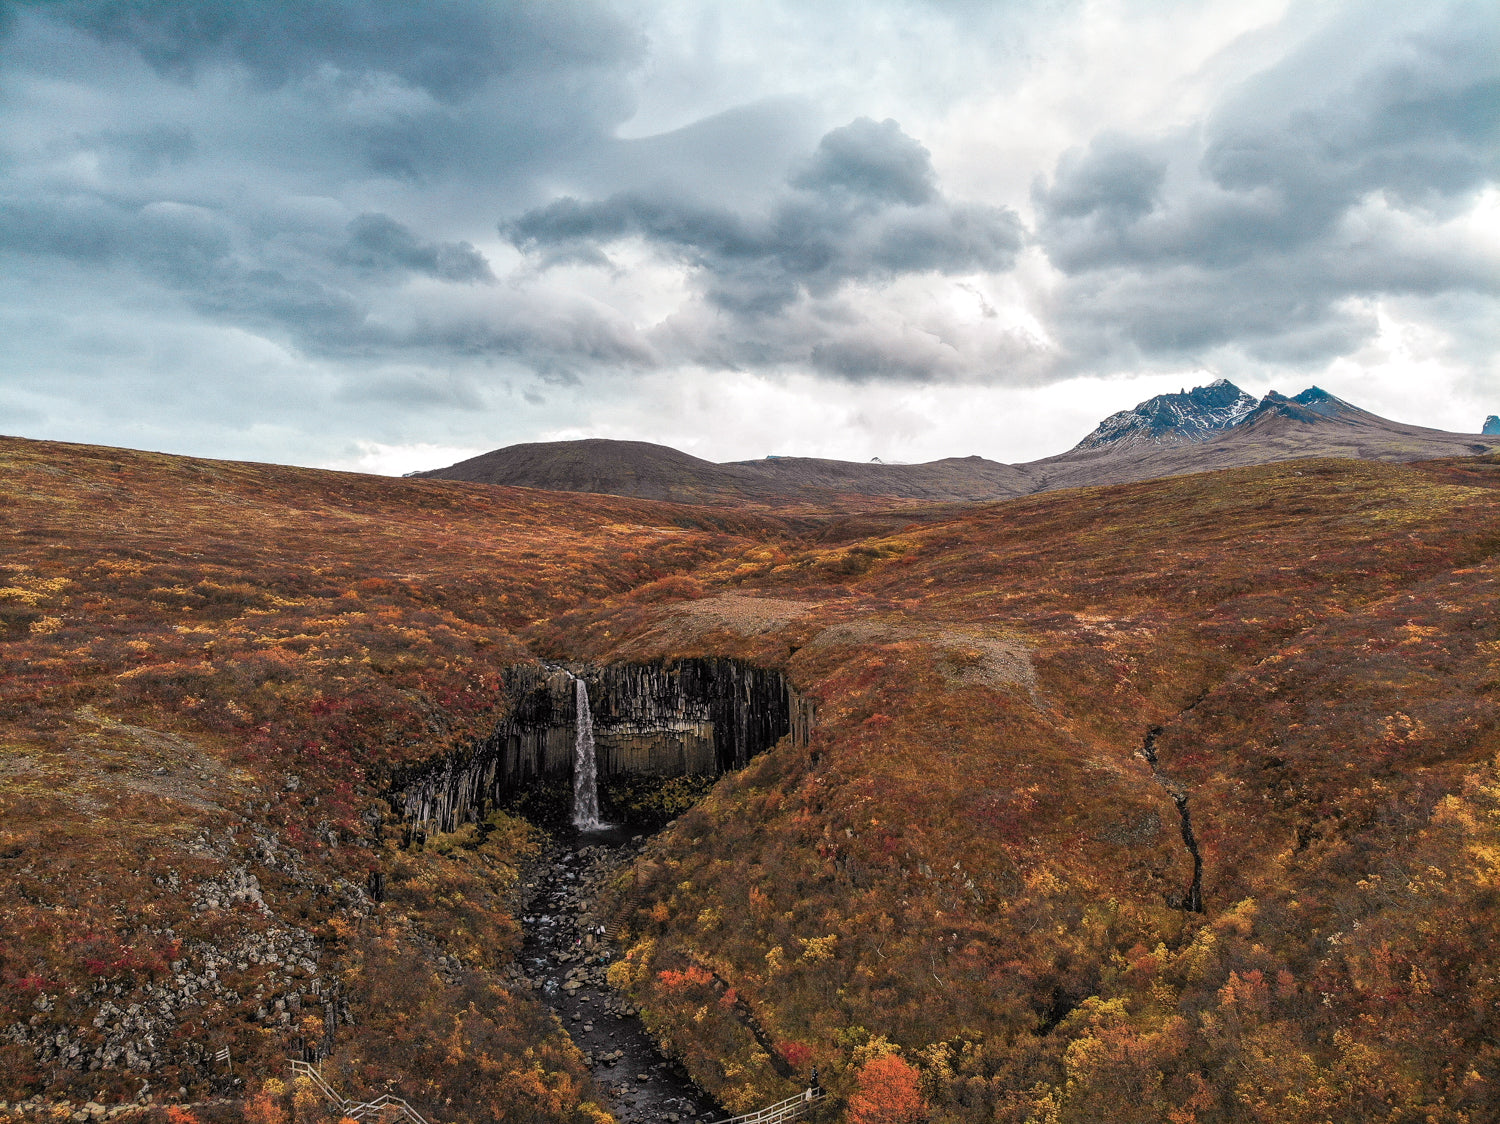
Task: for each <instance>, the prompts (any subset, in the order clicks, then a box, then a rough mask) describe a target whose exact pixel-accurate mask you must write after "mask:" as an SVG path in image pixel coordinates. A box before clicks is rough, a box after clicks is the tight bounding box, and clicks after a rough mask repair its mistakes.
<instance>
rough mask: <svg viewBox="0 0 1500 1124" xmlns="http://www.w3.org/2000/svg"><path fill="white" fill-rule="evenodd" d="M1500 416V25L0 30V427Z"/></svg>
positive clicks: (548, 23)
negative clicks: (1314, 408) (1147, 406)
mask: <svg viewBox="0 0 1500 1124" xmlns="http://www.w3.org/2000/svg"><path fill="white" fill-rule="evenodd" d="M1216 378H1228V379H1230V380H1231V381H1233V382H1235V383H1236V384H1238V385H1239V386H1241V387H1242V388H1244V389H1245V390H1247V391H1249V392H1251V393H1253V394H1257V395H1259V394H1264V393H1265V392H1266V391H1269V390H1272V389H1275V390H1279V391H1281V392H1282V393H1286V394H1294V393H1296V392H1298V391H1300V390H1302V389H1304V388H1306V387H1307V386H1310V385H1318V386H1321V387H1323V388H1324V389H1326V390H1329V391H1331V392H1332V393H1334V394H1336V395H1338V396H1340V397H1342V398H1345V399H1347V400H1349V401H1351V402H1353V403H1355V404H1356V405H1359V406H1362V407H1364V408H1366V409H1369V410H1372V411H1374V412H1376V413H1379V414H1383V415H1385V416H1387V417H1393V418H1396V419H1398V420H1401V421H1405V422H1411V423H1416V424H1421V425H1428V426H1432V427H1435V428H1440V429H1448V430H1455V431H1459V432H1475V431H1477V430H1478V429H1479V428H1480V426H1481V424H1482V422H1483V420H1484V418H1485V416H1486V415H1488V414H1495V413H1500V6H1497V5H1495V4H1494V3H1493V0H1481V2H1476V3H1441V2H1427V0H1424V2H1423V3H1420V4H1414V3H1411V2H1410V0H1401V2H1398V3H1383V2H1381V0H1348V2H1339V0H1319V2H1312V3H1299V2H1287V0H1233V2H1221V3H1173V2H1170V0H1157V2H1145V0H818V2H817V3H809V2H806V0H801V2H786V3H783V2H780V0H754V2H750V0H738V2H734V3H715V2H713V0H697V2H686V0H684V2H680V3H673V2H665V0H617V2H612V0H578V2H572V0H550V2H543V0H529V2H525V3H509V2H501V0H277V2H274V3H273V2H266V3H245V2H243V0H192V2H183V0H31V2H28V0H0V433H7V434H12V435H18V436H25V437H34V438H46V439H54V440H65V441H82V442H90V443H98V444H106V445H119V446H127V447H131V448H144V449H154V450H161V451H165V452H173V453H185V454H192V455H201V456H213V457H229V458H234V459H247V460H258V461H272V462H277V463H287V464H302V465H311V466H321V467H334V468H346V469H357V470H360V471H368V472H381V473H402V472H407V471H411V470H415V469H423V468H435V467H440V466H442V465H446V464H449V463H452V462H453V461H455V460H458V459H461V458H463V457H466V456H471V455H474V454H477V453H479V452H483V451H486V450H489V449H495V448H499V447H501V446H505V445H510V444H514V443H517V442H522V441H550V440H563V439H572V438H579V437H613V438H625V439H632V440H645V441H654V442H659V443H662V444H668V445H672V446H674V447H676V448H679V449H683V450H685V451H687V452H690V453H693V454H695V455H697V456H701V457H705V458H707V459H710V460H717V461H725V460H735V459H750V458H755V457H761V456H765V455H768V454H778V455H803V456H826V457H837V458H842V459H850V460H868V459H870V458H872V457H880V458H882V459H884V460H887V461H907V462H916V461H924V460H931V459H936V458H939V457H944V456H967V455H971V454H980V455H983V456H987V457H990V458H993V459H995V460H1000V461H1007V462H1020V461H1026V460H1031V459H1035V458H1037V457H1042V456H1048V455H1051V454H1054V453H1058V452H1062V451H1064V450H1065V449H1067V448H1069V447H1071V446H1072V445H1073V444H1074V443H1076V442H1077V441H1078V440H1080V439H1081V438H1082V437H1083V436H1084V435H1085V434H1087V433H1088V432H1089V431H1090V430H1091V429H1092V428H1093V427H1094V426H1095V425H1096V424H1097V423H1098V422H1099V421H1100V420H1101V419H1102V418H1103V417H1105V416H1106V415H1108V414H1110V413H1112V412H1114V411H1116V410H1120V409H1126V408H1129V407H1130V406H1132V405H1134V404H1135V403H1137V402H1140V401H1142V400H1144V399H1146V398H1148V397H1151V396H1152V395H1155V394H1159V393H1164V392H1168V391H1175V390H1178V389H1183V388H1187V387H1192V386H1195V385H1202V384H1205V383H1208V382H1211V381H1213V380H1214V379H1216Z"/></svg>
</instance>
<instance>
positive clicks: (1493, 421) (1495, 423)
mask: <svg viewBox="0 0 1500 1124" xmlns="http://www.w3.org/2000/svg"><path fill="white" fill-rule="evenodd" d="M1479 432H1480V433H1500V415H1496V414H1491V415H1490V416H1489V417H1487V418H1485V419H1484V428H1483V429H1481V430H1480V431H1479Z"/></svg>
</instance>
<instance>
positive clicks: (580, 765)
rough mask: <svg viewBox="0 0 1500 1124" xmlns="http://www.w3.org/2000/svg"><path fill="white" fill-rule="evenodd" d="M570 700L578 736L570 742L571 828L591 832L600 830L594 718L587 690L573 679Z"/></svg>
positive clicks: (583, 684) (580, 680) (581, 681)
mask: <svg viewBox="0 0 1500 1124" xmlns="http://www.w3.org/2000/svg"><path fill="white" fill-rule="evenodd" d="M573 697H574V698H575V699H577V701H578V715H577V722H578V733H577V735H576V736H575V738H574V741H573V826H574V827H577V828H580V829H582V830H584V831H591V830H593V829H594V828H597V827H602V826H603V825H602V824H601V823H600V822H599V781H598V770H597V766H596V765H595V762H594V717H593V715H592V714H590V713H589V689H588V686H587V685H586V684H585V683H584V681H583V680H582V679H579V678H577V677H576V676H575V677H574V679H573Z"/></svg>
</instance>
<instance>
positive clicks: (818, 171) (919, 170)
mask: <svg viewBox="0 0 1500 1124" xmlns="http://www.w3.org/2000/svg"><path fill="white" fill-rule="evenodd" d="M792 186H794V187H801V188H806V189H807V190H809V191H817V192H825V193H826V192H828V191H831V190H843V191H848V192H851V193H852V194H854V195H861V196H864V197H866V198H868V199H874V200H880V201H882V202H888V203H905V204H907V205H908V206H912V207H915V206H919V205H921V204H923V203H926V202H928V201H929V200H931V199H932V198H934V197H935V196H936V195H937V177H936V176H935V175H934V174H933V171H932V156H931V154H930V153H929V152H928V151H927V149H925V148H923V147H922V145H920V144H919V143H918V142H917V141H915V140H913V139H912V138H911V137H909V136H907V135H906V134H905V133H903V132H902V131H901V126H900V125H898V124H896V122H894V121H892V120H890V119H887V120H885V121H882V122H880V123H879V124H876V123H875V122H874V121H871V120H870V119H869V118H868V117H861V118H860V119H859V120H857V121H853V122H851V123H850V124H848V125H845V126H844V127H843V128H842V129H834V130H833V131H832V132H830V133H829V134H828V135H827V136H825V137H824V138H823V139H822V140H821V141H819V142H818V151H817V152H816V153H815V154H814V155H813V158H812V160H811V161H810V162H809V163H808V166H807V167H806V168H805V169H804V170H802V171H801V172H799V173H797V174H796V175H795V176H793V177H792Z"/></svg>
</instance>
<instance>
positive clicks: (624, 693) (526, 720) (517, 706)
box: [392, 659, 811, 831]
mask: <svg viewBox="0 0 1500 1124" xmlns="http://www.w3.org/2000/svg"><path fill="white" fill-rule="evenodd" d="M575 676H576V678H577V679H579V680H581V681H583V683H584V684H585V685H586V687H587V691H588V698H589V706H590V709H591V710H592V714H593V723H594V739H595V743H596V747H597V755H598V774H599V777H600V778H601V779H604V778H608V777H611V776H615V775H618V774H621V773H638V774H647V775H652V776H659V777H672V776H685V775H690V774H699V775H701V774H714V773H722V772H725V771H727V770H730V769H739V768H743V767H744V766H745V765H747V764H748V763H749V761H750V759H751V758H752V757H754V756H755V755H756V754H758V753H761V752H763V751H764V750H767V749H769V748H770V747H771V746H773V745H775V744H776V742H777V741H778V740H779V739H780V738H782V737H783V736H785V735H786V734H789V733H790V734H792V735H793V736H794V737H797V738H799V739H801V740H805V739H806V737H807V732H808V728H809V724H810V717H811V716H810V713H809V712H808V705H807V704H806V702H805V701H804V700H802V699H801V698H799V697H798V696H797V695H796V694H795V692H793V691H792V689H791V687H790V686H789V684H788V683H787V682H786V679H785V677H784V676H783V675H782V674H781V672H779V671H773V670H769V669H766V668H761V667H753V666H751V665H749V664H746V663H743V662H741V661H739V660H732V659H686V660H677V661H673V662H669V663H659V664H610V665H607V666H603V667H597V666H589V665H583V664H574V665H569V666H568V667H566V668H564V667H561V666H556V665H547V664H533V665H527V666H522V667H518V668H513V669H512V670H511V671H510V672H508V673H507V674H506V677H505V696H506V703H507V706H506V710H507V715H506V717H505V718H504V719H502V720H501V722H500V723H499V724H498V725H497V726H496V727H495V730H494V733H492V734H491V735H490V736H489V737H488V738H486V739H484V740H483V741H481V742H479V743H477V744H476V745H474V746H473V747H472V748H471V749H470V750H468V751H467V752H466V753H464V754H461V755H448V756H445V757H442V758H439V759H436V760H433V761H429V762H426V763H424V764H422V765H419V766H416V767H413V768H411V769H408V770H405V771H404V772H403V773H402V774H400V775H399V776H397V777H396V778H395V780H394V783H393V785H392V790H393V799H392V803H393V805H394V806H395V807H396V809H397V810H398V811H399V812H400V813H401V814H402V816H403V817H404V818H405V819H406V821H407V822H408V823H413V824H424V825H427V827H428V829H429V830H434V831H452V830H453V829H454V828H456V827H457V826H458V825H460V824H463V823H467V822H470V821H472V820H475V819H480V818H482V817H483V816H484V815H485V814H486V813H487V812H488V811H489V810H490V809H492V808H494V807H496V806H497V805H499V804H500V803H502V802H503V800H504V798H505V796H506V794H507V793H510V792H514V791H515V790H517V789H518V788H521V787H523V786H525V785H527V784H529V783H532V782H534V781H538V780H546V779H554V778H562V777H567V776H569V775H570V774H571V771H572V769H573V762H574V739H575V735H576V716H577V704H576V702H575V694H574V692H575V690H576V688H575V686H574V677H575Z"/></svg>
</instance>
